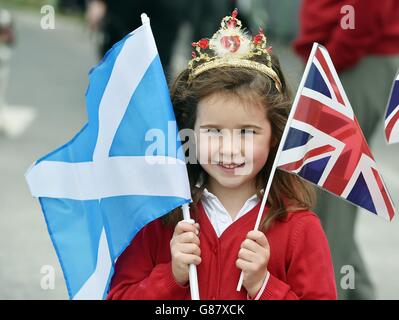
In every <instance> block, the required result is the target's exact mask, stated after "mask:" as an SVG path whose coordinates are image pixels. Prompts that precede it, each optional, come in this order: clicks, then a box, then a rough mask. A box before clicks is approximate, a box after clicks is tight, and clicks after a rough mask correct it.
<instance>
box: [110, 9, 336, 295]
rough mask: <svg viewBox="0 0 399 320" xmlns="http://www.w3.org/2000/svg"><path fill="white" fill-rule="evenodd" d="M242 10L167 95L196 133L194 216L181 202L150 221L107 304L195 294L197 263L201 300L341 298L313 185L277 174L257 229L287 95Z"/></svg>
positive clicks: (204, 44) (126, 257) (120, 264)
mask: <svg viewBox="0 0 399 320" xmlns="http://www.w3.org/2000/svg"><path fill="white" fill-rule="evenodd" d="M236 16H237V12H236V10H235V11H234V12H233V14H232V16H227V17H225V18H224V19H223V20H222V28H221V29H220V30H219V31H217V32H216V33H215V34H214V36H213V37H212V38H211V39H210V40H207V39H202V40H200V41H199V42H196V43H193V46H194V48H195V52H193V59H192V60H191V62H190V63H189V67H188V68H187V69H186V70H184V71H183V72H182V73H181V74H180V75H179V76H178V78H177V80H176V81H175V83H174V85H173V87H172V90H171V97H172V102H173V105H174V108H175V114H176V120H177V123H178V126H179V128H180V129H183V128H184V129H192V130H194V132H195V134H196V138H197V139H196V147H195V152H196V161H195V163H188V165H187V168H188V172H189V178H190V185H191V190H192V199H193V203H192V204H191V205H190V209H191V216H192V217H193V218H194V219H195V221H196V223H195V224H190V223H187V222H183V221H181V220H182V212H181V209H180V208H178V209H176V210H174V211H173V212H171V213H169V214H168V215H166V216H164V217H163V218H160V219H157V220H155V221H153V222H151V223H150V224H148V225H147V226H145V227H144V228H143V229H142V230H141V231H140V232H139V233H138V234H137V235H136V237H135V238H134V239H133V241H132V243H131V244H130V246H129V247H128V248H127V249H126V250H125V251H124V253H123V254H122V255H121V256H120V257H119V259H118V261H117V263H116V269H115V274H114V277H113V279H112V283H111V290H110V292H109V296H108V298H109V299H179V300H182V299H190V288H189V282H188V279H189V276H188V270H189V264H191V263H193V264H195V265H196V266H197V272H198V285H199V293H200V298H201V299H336V288H335V283H334V273H333V267H332V262H331V257H330V251H329V247H328V243H327V240H326V237H325V235H324V233H323V230H322V228H321V225H320V221H319V219H318V217H317V216H316V215H315V214H314V213H313V212H311V211H309V210H310V208H311V207H312V205H313V201H314V191H313V189H312V188H311V187H310V186H309V185H308V184H307V183H306V182H304V181H303V180H300V179H299V178H298V177H296V176H294V175H292V174H289V173H286V172H283V171H279V170H277V171H276V173H275V176H274V180H273V184H272V187H271V190H270V193H269V196H268V201H267V206H266V208H265V210H264V212H263V213H262V223H261V226H260V228H259V230H255V231H254V230H253V229H254V226H255V221H256V218H257V214H258V212H259V210H260V203H261V199H262V192H263V188H264V187H265V185H266V182H267V179H268V176H269V173H270V170H271V167H272V163H273V160H274V157H275V154H276V151H277V148H278V145H279V142H280V139H281V136H282V133H283V130H284V126H285V123H286V121H287V118H288V114H289V110H290V105H291V96H290V93H289V91H288V89H287V86H286V83H285V80H284V77H283V74H282V72H281V69H280V66H279V63H278V61H277V59H276V58H275V57H272V56H271V54H270V50H269V48H267V46H266V37H265V35H264V34H263V31H260V32H259V34H257V35H256V36H255V37H253V38H252V39H251V38H249V37H248V36H247V35H246V34H244V33H243V32H242V31H241V22H240V21H239V20H238V19H237V18H236ZM226 136H228V138H227V139H226ZM248 143H249V144H250V147H249V148H248ZM243 146H245V148H244V147H243ZM187 151H190V152H192V150H187ZM241 271H242V272H243V275H244V278H243V286H242V288H241V291H236V286H237V282H238V279H239V277H240V273H241Z"/></svg>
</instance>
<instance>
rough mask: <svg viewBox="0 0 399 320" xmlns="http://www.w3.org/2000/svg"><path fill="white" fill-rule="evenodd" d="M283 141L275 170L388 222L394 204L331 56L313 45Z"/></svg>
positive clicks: (317, 45) (391, 215)
mask: <svg viewBox="0 0 399 320" xmlns="http://www.w3.org/2000/svg"><path fill="white" fill-rule="evenodd" d="M284 136H285V138H284ZM281 143H282V144H283V145H282V151H281V154H280V157H279V159H278V163H277V167H278V168H279V169H283V170H286V171H289V172H292V173H295V174H297V175H299V176H300V177H302V178H303V179H305V180H308V181H310V182H312V183H313V184H315V185H317V186H319V187H321V188H323V189H325V190H327V191H329V192H331V193H333V194H335V195H337V196H340V197H342V198H344V199H345V200H347V201H349V202H351V203H353V204H355V205H357V206H359V207H361V208H364V209H366V210H367V211H369V212H372V213H374V214H376V215H379V216H382V217H384V218H385V219H387V220H392V218H393V215H394V207H393V204H392V201H391V198H390V196H389V194H388V191H387V189H386V187H385V185H384V182H383V180H382V178H381V175H380V173H379V172H378V170H377V165H376V162H375V160H374V157H373V155H372V154H371V152H370V149H369V147H368V145H367V142H366V139H365V138H364V136H363V133H362V130H361V128H360V126H359V124H358V122H357V119H356V117H355V115H354V113H353V110H352V107H351V106H350V103H349V101H348V98H347V97H346V94H345V92H344V89H343V87H342V85H341V82H340V80H339V78H338V75H337V72H336V71H335V68H334V65H333V63H332V61H331V58H330V56H329V54H328V52H327V50H326V49H325V48H324V47H323V46H321V45H319V44H317V43H315V44H314V45H313V49H312V53H311V55H310V57H309V60H308V64H307V66H306V69H305V73H304V75H303V78H302V82H301V84H300V86H299V89H298V92H297V95H296V98H295V101H294V103H293V106H292V110H291V114H290V116H289V119H288V121H287V128H286V130H285V134H284V135H283V139H282V142H281ZM280 147H281V146H280Z"/></svg>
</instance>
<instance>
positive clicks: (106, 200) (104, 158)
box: [26, 23, 191, 299]
mask: <svg viewBox="0 0 399 320" xmlns="http://www.w3.org/2000/svg"><path fill="white" fill-rule="evenodd" d="M86 107H87V113H88V122H87V124H86V125H85V126H84V127H83V128H82V129H81V130H80V132H79V133H78V134H77V135H76V136H75V137H74V138H73V139H72V140H71V141H70V142H68V143H66V144H65V145H63V146H62V147H60V148H59V149H57V150H55V151H53V152H51V153H50V154H48V155H46V156H44V157H42V158H41V159H39V160H38V161H37V162H36V163H35V164H34V165H33V166H32V167H31V168H30V169H29V170H28V172H27V173H26V179H27V182H28V184H29V187H30V190H31V193H32V195H33V196H34V197H38V198H39V201H40V205H41V208H42V211H43V213H44V217H45V220H46V223H47V227H48V232H49V234H50V236H51V240H52V242H53V245H54V247H55V249H56V252H57V255H58V258H59V261H60V264H61V267H62V270H63V274H64V278H65V280H66V285H67V289H68V293H69V296H70V298H71V299H103V298H105V297H106V295H107V292H108V290H109V284H110V280H111V277H112V275H113V272H114V264H115V262H116V260H117V258H118V256H119V255H120V254H121V253H122V252H123V251H124V249H125V248H126V247H127V246H128V245H129V243H130V242H131V240H132V239H133V237H134V236H135V235H136V234H137V232H138V231H139V230H140V229H141V228H142V227H143V226H144V225H146V224H147V223H149V222H151V221H152V220H154V219H156V218H158V217H160V216H162V215H164V214H165V213H167V212H169V211H170V210H172V209H174V208H176V207H178V206H180V205H183V204H186V203H188V202H190V201H191V195H190V188H189V182H188V175H187V169H186V165H185V161H184V154H183V152H182V151H181V148H180V146H181V140H180V139H179V136H178V130H177V128H176V122H175V116H174V113H173V108H172V104H171V100H170V96H169V91H168V87H167V83H166V80H165V76H164V73H163V69H162V65H161V62H160V59H159V55H158V53H157V49H156V45H155V41H154V38H153V35H152V31H151V27H150V25H149V23H144V24H143V25H142V26H141V27H139V28H138V29H136V30H134V31H133V32H131V33H130V34H128V35H127V36H126V37H125V38H124V39H122V40H121V41H120V42H118V43H116V44H115V45H114V46H113V47H112V48H111V49H110V50H109V51H108V52H107V53H106V55H105V56H104V58H103V59H102V61H101V62H100V63H99V64H98V65H97V66H96V67H94V68H93V69H92V70H91V71H90V73H89V86H88V89H87V92H86ZM146 134H148V136H146ZM160 136H163V137H166V138H165V139H164V142H165V147H164V148H162V147H159V145H158V148H152V147H153V146H154V144H153V143H154V138H156V137H160ZM148 150H150V151H151V152H150V154H148Z"/></svg>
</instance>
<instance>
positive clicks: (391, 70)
mask: <svg viewBox="0 0 399 320" xmlns="http://www.w3.org/2000/svg"><path fill="white" fill-rule="evenodd" d="M348 5H349V7H348ZM345 6H346V7H345ZM351 18H352V19H353V21H352V22H353V24H352V25H351V21H350V19H351ZM313 42H318V43H320V44H322V45H324V46H325V47H326V48H327V50H328V52H329V53H330V55H331V58H332V60H333V62H334V65H335V68H336V69H337V72H338V74H339V77H340V79H341V81H342V84H343V87H344V89H345V91H346V93H347V95H348V98H349V101H350V103H351V105H352V107H353V110H354V112H355V115H356V117H357V119H358V121H359V123H360V126H361V128H362V130H363V133H364V135H365V137H366V139H367V140H370V138H371V137H372V135H373V133H374V131H375V129H376V128H377V124H378V122H379V121H383V118H382V117H383V114H384V111H385V107H386V101H387V99H388V96H389V92H390V89H391V85H392V81H393V79H394V76H395V74H396V71H397V69H398V67H399V1H397V0H382V1H375V0H335V1H331V0H318V1H311V0H303V1H302V3H301V9H300V29H299V36H298V38H297V39H296V40H295V42H294V44H293V46H294V50H295V51H296V53H297V54H298V55H299V56H300V57H301V58H302V59H303V61H304V62H306V61H307V59H308V56H309V54H310V51H311V48H312V44H313ZM320 208H323V210H320ZM315 211H316V212H318V213H319V214H320V218H321V220H322V223H323V227H324V229H325V232H326V234H327V237H328V240H329V244H330V247H331V254H332V258H333V261H334V269H335V276H336V283H337V289H338V295H339V298H340V299H375V298H376V294H375V290H374V288H373V285H372V282H371V280H370V278H369V276H368V274H367V270H366V267H365V264H364V261H363V260H362V257H361V255H360V253H359V250H358V247H357V245H356V242H355V239H354V235H355V234H354V233H355V221H356V212H357V208H356V207H355V206H353V205H351V204H349V203H347V202H345V201H343V200H342V199H339V198H337V197H335V196H332V195H330V194H329V193H327V192H319V194H318V208H316V210H315ZM344 266H352V267H353V268H354V270H355V288H353V289H352V288H349V289H346V290H345V289H344V288H342V287H341V286H340V281H341V277H343V276H344V274H345V273H343V271H342V270H343V269H342V268H343V267H344Z"/></svg>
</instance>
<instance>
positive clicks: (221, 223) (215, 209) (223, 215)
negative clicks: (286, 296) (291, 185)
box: [201, 188, 270, 300]
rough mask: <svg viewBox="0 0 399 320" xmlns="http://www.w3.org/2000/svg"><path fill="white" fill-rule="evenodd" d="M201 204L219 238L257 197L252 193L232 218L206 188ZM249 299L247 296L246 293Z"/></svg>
mask: <svg viewBox="0 0 399 320" xmlns="http://www.w3.org/2000/svg"><path fill="white" fill-rule="evenodd" d="M201 201H202V205H203V207H204V209H205V213H206V215H207V216H208V218H209V221H210V222H211V224H212V226H213V228H214V229H215V232H216V234H217V236H218V237H219V238H220V236H221V235H222V233H223V231H224V230H226V229H227V228H228V226H230V225H231V224H232V223H233V222H234V221H236V220H238V219H239V218H241V217H242V216H243V215H245V214H247V213H248V212H249V211H251V210H252V209H253V208H255V206H256V205H257V204H258V202H259V197H258V196H257V195H256V194H254V195H253V196H252V197H250V198H249V199H248V200H247V201H246V202H245V203H244V205H243V206H242V208H241V209H240V211H238V213H237V214H236V216H235V218H234V220H233V219H232V218H231V216H230V214H229V213H228V212H227V210H226V208H225V207H224V206H223V204H222V203H221V202H220V200H219V199H218V197H216V196H215V195H214V194H213V193H211V192H209V191H208V190H207V189H206V188H205V189H204V192H203V194H202V197H201ZM269 277H270V273H269V272H267V274H266V277H265V280H264V281H263V284H262V287H261V289H260V290H259V292H258V294H257V295H256V297H255V300H259V298H260V296H261V294H262V293H263V291H264V290H265V288H266V285H267V282H268V280H269ZM247 298H248V299H249V296H248V295H247Z"/></svg>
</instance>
